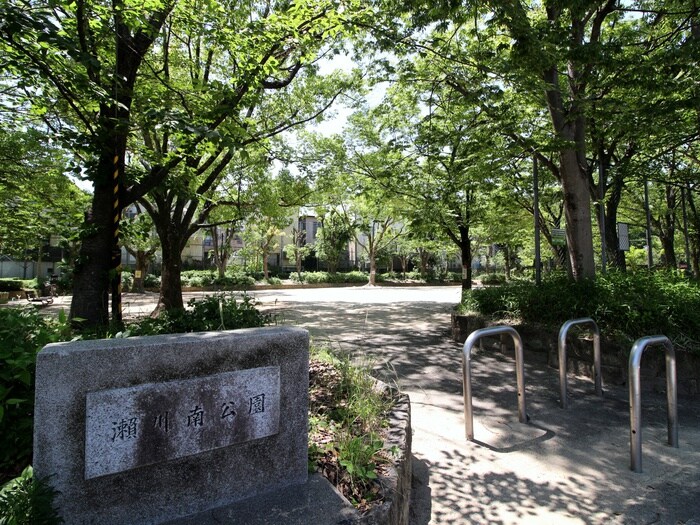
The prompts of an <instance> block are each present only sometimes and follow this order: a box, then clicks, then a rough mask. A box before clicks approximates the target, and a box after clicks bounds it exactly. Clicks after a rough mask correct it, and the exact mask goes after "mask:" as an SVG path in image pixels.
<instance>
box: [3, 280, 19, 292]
mask: <svg viewBox="0 0 700 525" xmlns="http://www.w3.org/2000/svg"><path fill="white" fill-rule="evenodd" d="M21 289H22V281H21V280H19V279H0V292H18V291H20V290H21Z"/></svg>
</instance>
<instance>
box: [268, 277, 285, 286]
mask: <svg viewBox="0 0 700 525" xmlns="http://www.w3.org/2000/svg"><path fill="white" fill-rule="evenodd" d="M265 282H266V283H267V284H271V285H273V286H279V285H280V284H282V279H280V278H279V277H268V278H267V279H265Z"/></svg>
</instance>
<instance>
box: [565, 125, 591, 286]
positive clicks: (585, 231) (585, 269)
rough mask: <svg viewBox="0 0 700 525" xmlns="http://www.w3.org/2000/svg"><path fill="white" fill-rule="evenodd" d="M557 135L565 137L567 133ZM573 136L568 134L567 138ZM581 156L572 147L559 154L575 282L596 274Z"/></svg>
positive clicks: (570, 260)
mask: <svg viewBox="0 0 700 525" xmlns="http://www.w3.org/2000/svg"><path fill="white" fill-rule="evenodd" d="M555 128H556V126H555ZM558 134H559V135H560V137H562V138H567V137H566V135H567V133H561V132H560V133H558ZM577 134H578V133H577ZM573 138H574V137H573V136H569V137H568V139H569V140H571V139H573ZM580 159H581V155H580V154H579V152H577V151H576V150H575V149H573V148H563V149H562V150H561V151H560V153H559V161H560V173H561V183H562V190H563V192H564V217H565V218H566V241H567V247H568V252H569V263H570V265H571V273H572V276H573V278H574V279H575V280H577V281H578V280H581V279H587V278H591V277H594V276H595V260H594V258H593V231H592V224H591V196H590V193H589V189H588V176H587V174H586V171H585V170H583V169H582V168H581V165H580Z"/></svg>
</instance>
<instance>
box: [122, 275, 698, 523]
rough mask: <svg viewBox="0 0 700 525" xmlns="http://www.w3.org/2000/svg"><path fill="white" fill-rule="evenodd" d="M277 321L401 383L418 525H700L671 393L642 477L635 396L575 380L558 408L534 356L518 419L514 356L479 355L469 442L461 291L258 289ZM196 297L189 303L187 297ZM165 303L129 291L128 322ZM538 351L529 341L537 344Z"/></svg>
mask: <svg viewBox="0 0 700 525" xmlns="http://www.w3.org/2000/svg"><path fill="white" fill-rule="evenodd" d="M253 295H255V296H256V298H257V299H258V300H259V301H261V303H262V308H264V309H265V310H267V311H269V312H271V313H273V314H275V315H276V316H277V319H278V322H281V323H288V324H294V325H299V326H302V327H305V328H307V329H309V331H310V333H311V334H312V337H313V339H314V341H315V342H316V343H327V344H331V345H332V346H333V347H335V348H337V349H340V350H343V351H347V352H350V353H351V354H352V355H353V356H354V358H356V359H358V360H361V361H364V362H366V363H368V364H370V365H371V366H372V367H373V368H374V369H375V370H376V371H377V372H378V373H379V374H381V375H382V376H383V378H384V379H385V380H388V381H395V382H396V383H397V384H398V385H399V387H400V388H401V389H402V390H404V391H405V392H406V393H408V394H409V396H410V398H411V405H412V423H413V431H414V436H413V455H414V463H413V467H414V484H413V494H412V504H411V524H412V525H420V524H425V523H433V524H438V523H445V524H447V523H450V524H452V523H458V524H470V523H479V524H481V523H488V524H503V525H505V524H523V523H533V524H535V523H536V524H568V523H571V524H598V523H609V524H616V525H617V524H620V525H621V524H626V525H627V524H629V525H636V524H669V525H678V524H685V525H700V400H688V399H682V398H681V399H679V423H680V433H679V436H680V448H678V449H674V448H671V447H669V446H668V445H666V444H665V440H666V409H665V396H664V395H663V394H654V393H647V392H645V393H644V394H643V399H642V401H643V409H642V422H643V427H642V428H643V468H644V472H643V473H641V474H636V473H633V472H631V471H630V470H629V409H628V401H627V390H626V388H625V387H624V386H622V385H605V397H604V398H603V399H599V398H597V397H596V396H594V395H593V385H592V383H591V382H590V381H589V380H586V379H583V378H570V379H569V391H570V394H571V399H570V408H569V410H566V411H564V410H561V409H560V408H559V405H558V376H557V371H556V370H553V369H551V368H548V367H547V366H546V365H545V363H544V361H543V360H542V359H541V356H538V355H536V354H532V353H528V352H527V351H526V358H525V362H526V369H525V378H526V380H525V384H526V398H527V404H528V408H527V410H528V414H529V415H530V417H531V422H530V424H529V425H524V424H520V423H519V422H518V421H517V401H516V395H515V371H514V366H513V359H512V356H510V355H505V356H504V355H501V354H500V353H498V352H495V351H493V350H489V349H486V350H484V351H477V352H475V355H474V360H473V368H472V378H473V379H472V383H473V396H474V412H475V422H474V423H475V438H476V440H477V441H476V442H468V441H466V439H465V438H464V419H463V413H462V410H463V401H462V381H461V348H462V347H461V345H459V344H457V343H454V342H452V341H451V339H450V337H449V312H450V310H451V308H452V307H453V305H454V304H455V303H456V302H457V301H458V300H459V289H458V288H456V287H426V288H367V287H363V288H326V289H308V290H269V291H257V292H254V293H253ZM191 296H193V295H190V294H188V295H187V296H186V300H187V299H188V298H189V297H191ZM153 301H154V297H153V296H152V295H147V296H137V295H132V294H126V295H125V298H124V304H125V307H126V311H127V313H137V312H140V313H148V312H150V309H152V306H153ZM524 343H525V347H526V350H527V341H524Z"/></svg>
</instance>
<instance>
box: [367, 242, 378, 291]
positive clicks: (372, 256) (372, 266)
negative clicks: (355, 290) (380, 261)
mask: <svg viewBox="0 0 700 525" xmlns="http://www.w3.org/2000/svg"><path fill="white" fill-rule="evenodd" d="M369 284H370V286H374V285H375V284H377V254H376V253H375V252H374V250H370V252H369Z"/></svg>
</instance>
